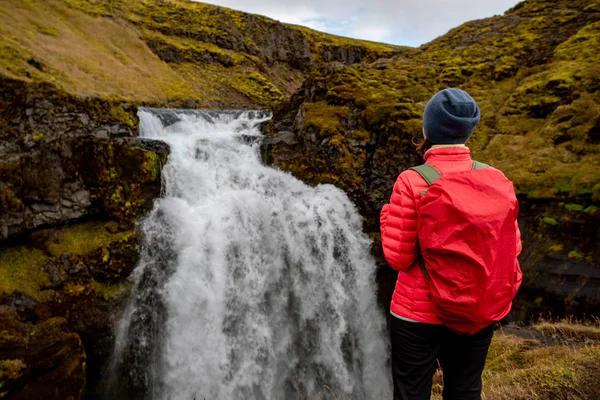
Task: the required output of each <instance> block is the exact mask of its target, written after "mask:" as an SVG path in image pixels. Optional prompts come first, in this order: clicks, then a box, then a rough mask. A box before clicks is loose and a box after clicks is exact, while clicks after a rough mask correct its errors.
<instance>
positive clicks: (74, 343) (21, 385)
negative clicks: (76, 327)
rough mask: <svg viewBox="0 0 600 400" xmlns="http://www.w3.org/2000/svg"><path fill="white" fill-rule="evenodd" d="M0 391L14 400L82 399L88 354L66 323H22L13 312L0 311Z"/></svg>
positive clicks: (56, 320) (60, 321)
mask: <svg viewBox="0 0 600 400" xmlns="http://www.w3.org/2000/svg"><path fill="white" fill-rule="evenodd" d="M0 333H1V334H0V372H1V373H0V388H2V397H3V398H7V399H14V400H30V399H47V400H65V399H73V400H76V399H81V397H82V394H83V390H84V386H85V359H86V357H85V353H84V350H83V346H82V344H81V340H80V339H79V336H78V335H76V334H74V333H71V332H69V331H68V329H67V327H66V321H65V320H64V319H62V318H52V319H49V320H47V321H44V322H43V323H40V324H36V325H34V324H27V323H22V322H19V321H18V320H17V318H16V313H15V312H14V309H12V308H10V307H6V306H1V307H0Z"/></svg>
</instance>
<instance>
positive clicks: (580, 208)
mask: <svg viewBox="0 0 600 400" xmlns="http://www.w3.org/2000/svg"><path fill="white" fill-rule="evenodd" d="M565 208H566V209H567V210H569V211H572V212H582V211H583V210H584V207H583V206H582V205H579V204H573V203H570V204H566V205H565Z"/></svg>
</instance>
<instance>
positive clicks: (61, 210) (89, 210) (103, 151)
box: [0, 135, 168, 239]
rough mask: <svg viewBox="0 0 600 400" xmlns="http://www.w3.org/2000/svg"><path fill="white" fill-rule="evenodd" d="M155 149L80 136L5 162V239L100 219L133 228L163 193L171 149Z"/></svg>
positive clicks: (1, 222) (1, 230)
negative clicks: (89, 218)
mask: <svg viewBox="0 0 600 400" xmlns="http://www.w3.org/2000/svg"><path fill="white" fill-rule="evenodd" d="M149 146H152V144H151V143H149V141H142V140H139V139H135V138H124V139H114V140H111V139H108V138H97V137H94V136H91V135H87V136H75V137H66V138H60V139H56V140H54V141H52V142H50V143H47V144H45V145H44V146H43V147H38V148H35V149H32V150H31V151H29V152H27V153H21V154H17V155H12V156H11V157H10V158H8V159H1V160H0V172H1V173H2V177H3V178H2V181H1V182H0V190H2V193H3V194H4V198H3V200H4V201H3V204H2V209H3V211H4V212H3V213H2V214H1V216H0V237H1V238H4V239H6V238H10V237H13V236H15V235H19V234H22V233H24V232H26V231H28V230H31V229H35V228H38V227H41V226H47V225H54V224H57V223H65V222H68V221H71V220H74V219H77V218H81V217H83V216H85V215H90V214H95V213H102V214H103V215H105V216H108V217H110V218H114V219H116V220H117V221H119V222H122V223H124V224H127V223H131V222H132V219H131V217H132V216H133V215H139V213H140V212H142V211H143V210H146V209H148V207H149V206H151V204H152V203H151V199H153V198H155V197H156V196H158V194H159V193H160V174H159V171H160V168H161V165H163V164H164V163H165V162H166V158H167V154H168V148H167V146H166V145H162V146H157V145H154V146H153V147H154V149H155V151H151V150H149ZM127 203H129V205H127Z"/></svg>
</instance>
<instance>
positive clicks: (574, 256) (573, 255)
mask: <svg viewBox="0 0 600 400" xmlns="http://www.w3.org/2000/svg"><path fill="white" fill-rule="evenodd" d="M569 258H570V259H572V260H575V261H582V260H583V259H584V258H585V254H582V253H580V252H578V251H576V250H573V251H570V252H569Z"/></svg>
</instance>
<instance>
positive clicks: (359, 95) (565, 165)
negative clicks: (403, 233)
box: [278, 0, 600, 201]
mask: <svg viewBox="0 0 600 400" xmlns="http://www.w3.org/2000/svg"><path fill="white" fill-rule="evenodd" d="M598 48H600V2H598V1H597V0H569V1H566V0H562V1H553V2H548V1H542V0H528V1H525V2H522V3H520V4H519V5H517V6H516V7H515V8H513V9H512V10H509V11H508V12H507V13H506V14H505V15H504V16H500V17H494V18H488V19H483V20H480V21H474V22H469V23H467V24H464V25H462V26H460V27H458V28H456V29H454V30H452V31H450V32H449V33H448V34H447V35H445V36H443V37H441V38H439V39H437V40H435V41H433V42H431V43H429V44H427V45H424V46H422V47H421V48H419V49H416V50H413V51H406V52H404V53H402V54H398V55H396V56H395V57H393V58H391V59H380V60H377V61H375V62H373V63H367V62H363V63H359V64H355V65H348V66H339V67H338V68H335V69H332V68H327V69H323V70H322V71H321V72H319V73H316V74H314V75H313V76H311V78H310V79H309V81H308V82H307V83H306V84H305V87H304V90H303V91H301V92H300V93H299V94H298V95H297V96H296V98H295V99H294V100H293V101H292V103H291V106H289V107H287V108H284V111H282V112H280V113H279V114H280V115H279V116H278V119H279V120H281V121H283V122H284V124H285V120H286V118H287V121H291V123H293V125H292V126H290V123H289V122H288V125H287V126H284V127H282V128H281V129H282V130H284V129H285V130H295V131H296V132H298V135H299V136H300V137H303V138H305V139H306V140H309V141H310V140H312V139H307V138H318V139H319V140H317V141H315V143H316V142H320V141H324V143H327V144H326V146H324V147H323V148H320V147H319V149H318V150H317V155H316V158H315V159H314V160H312V159H311V160H305V159H303V158H302V156H295V155H294V156H290V155H289V154H285V152H283V153H280V155H281V157H280V158H279V161H278V164H279V165H280V166H281V167H282V168H284V169H288V170H291V171H293V172H294V173H297V174H298V175H300V176H304V177H308V178H309V179H310V180H312V181H315V182H333V183H336V184H338V185H340V186H341V187H344V188H346V189H348V190H355V191H356V190H361V189H360V187H361V185H363V186H364V185H365V184H366V183H365V182H369V183H372V182H374V181H376V180H377V179H379V178H380V177H387V178H388V179H389V178H390V177H391V179H393V178H395V176H396V173H397V171H398V168H406V167H408V166H409V165H410V164H411V163H415V162H418V160H416V159H414V158H412V157H410V156H409V155H410V154H412V146H411V144H410V142H411V139H412V138H413V137H416V138H420V137H421V135H422V133H421V129H422V123H421V117H422V112H423V108H424V106H425V104H426V102H427V100H428V99H429V98H430V96H431V95H433V94H434V93H435V92H436V91H437V90H440V89H442V88H445V87H449V86H459V87H461V88H464V89H466V90H467V91H468V92H470V93H471V94H472V95H473V96H474V97H475V99H476V100H477V101H478V102H479V104H480V106H481V108H482V122H481V124H480V125H479V127H478V128H477V130H476V132H475V134H474V136H473V138H472V139H471V141H470V146H471V148H472V149H473V151H474V154H475V157H476V158H478V159H480V160H481V161H484V162H489V163H491V164H493V165H494V166H497V167H499V168H501V169H502V170H503V171H505V172H506V174H507V175H508V176H509V177H510V178H512V179H513V180H514V181H515V183H516V186H517V189H518V191H519V193H521V194H522V195H526V196H528V197H531V198H536V199H538V198H557V197H570V198H579V197H583V198H587V199H590V198H592V199H593V201H599V200H600V90H599V89H600V53H599V52H598ZM286 113H293V114H295V115H292V116H291V117H290V115H285V114H286ZM376 169H378V171H377V173H376V174H375V175H376V176H375V177H374V176H373V174H374V172H373V171H374V170H376ZM391 183H392V182H390V181H387V179H386V181H384V182H381V185H380V187H379V188H378V187H375V188H372V187H371V188H368V189H365V191H366V192H368V193H371V192H373V190H381V187H387V186H391Z"/></svg>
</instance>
